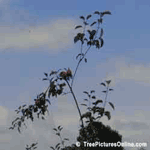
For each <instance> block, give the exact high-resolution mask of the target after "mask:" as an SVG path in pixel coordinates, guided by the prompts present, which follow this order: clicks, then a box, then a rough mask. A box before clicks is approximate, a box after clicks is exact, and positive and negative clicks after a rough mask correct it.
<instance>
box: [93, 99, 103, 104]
mask: <svg viewBox="0 0 150 150" xmlns="http://www.w3.org/2000/svg"><path fill="white" fill-rule="evenodd" d="M102 102H103V101H102V100H97V101H96V102H94V103H93V104H94V105H97V104H98V103H102Z"/></svg>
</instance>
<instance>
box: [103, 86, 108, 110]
mask: <svg viewBox="0 0 150 150" xmlns="http://www.w3.org/2000/svg"><path fill="white" fill-rule="evenodd" d="M108 88H109V85H108V86H107V91H106V97H105V103H104V108H105V105H106V99H107V95H108Z"/></svg>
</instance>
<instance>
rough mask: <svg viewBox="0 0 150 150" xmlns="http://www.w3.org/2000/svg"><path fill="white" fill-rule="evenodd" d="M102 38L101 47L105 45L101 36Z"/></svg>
mask: <svg viewBox="0 0 150 150" xmlns="http://www.w3.org/2000/svg"><path fill="white" fill-rule="evenodd" d="M100 40H101V47H103V45H104V40H103V39H102V38H100Z"/></svg>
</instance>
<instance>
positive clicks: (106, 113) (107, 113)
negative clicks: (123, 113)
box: [105, 111, 111, 120]
mask: <svg viewBox="0 0 150 150" xmlns="http://www.w3.org/2000/svg"><path fill="white" fill-rule="evenodd" d="M105 115H106V116H107V117H108V120H110V118H111V116H110V112H109V111H105Z"/></svg>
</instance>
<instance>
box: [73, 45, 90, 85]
mask: <svg viewBox="0 0 150 150" xmlns="http://www.w3.org/2000/svg"><path fill="white" fill-rule="evenodd" d="M90 48H91V45H90V47H89V48H88V49H87V50H86V52H85V54H84V55H83V57H82V58H81V59H80V60H79V62H78V64H77V67H76V70H75V73H74V75H73V78H72V83H71V87H72V86H73V81H74V78H75V75H76V73H77V70H78V67H79V65H80V63H81V61H82V60H83V58H84V57H85V55H86V53H87V52H88V50H89V49H90Z"/></svg>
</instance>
